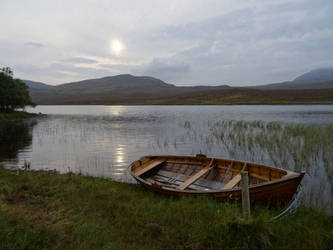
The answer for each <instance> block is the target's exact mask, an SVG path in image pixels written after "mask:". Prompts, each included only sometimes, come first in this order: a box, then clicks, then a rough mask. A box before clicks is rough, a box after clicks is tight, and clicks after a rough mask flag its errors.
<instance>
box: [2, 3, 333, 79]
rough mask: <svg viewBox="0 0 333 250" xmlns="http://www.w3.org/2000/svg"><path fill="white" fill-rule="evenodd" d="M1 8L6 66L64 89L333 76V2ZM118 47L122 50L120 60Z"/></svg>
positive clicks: (9, 5) (10, 5)
mask: <svg viewBox="0 0 333 250" xmlns="http://www.w3.org/2000/svg"><path fill="white" fill-rule="evenodd" d="M3 2H4V3H3V4H2V8H1V9H0V12H1V15H0V29H1V30H4V31H5V32H2V33H0V54H1V55H2V56H1V57H0V64H1V65H5V66H7V65H8V66H11V67H13V68H14V69H15V66H19V65H21V66H22V65H24V64H26V65H28V66H29V67H31V66H35V67H37V68H41V69H43V70H41V71H39V70H32V71H31V72H29V71H27V70H17V72H14V73H15V74H16V73H17V74H18V77H24V78H27V77H30V78H33V79H36V78H38V79H39V80H43V78H45V79H46V80H51V81H52V82H54V83H59V82H63V81H64V79H66V81H67V80H75V79H83V78H92V77H98V76H103V75H102V74H105V75H104V76H106V75H114V74H123V73H131V74H133V73H135V74H139V75H152V76H155V77H158V78H161V79H162V80H167V81H169V82H171V83H174V84H182V85H184V84H186V85H193V84H223V83H227V84H230V85H250V84H259V83H269V82H278V81H286V80H291V79H293V78H295V77H296V76H297V75H298V74H302V73H304V72H305V71H307V70H311V69H313V68H315V67H331V66H333V43H332V40H333V15H332V13H333V2H332V0H316V1H313V0H279V1H276V0H267V1H261V0H251V1H241V0H239V1H237V0H183V1H177V0H170V1H166V2H163V1H153V0H147V1H140V2H136V1H130V0H123V1H116V2H112V3H111V2H110V1H107V0H101V1H99V3H98V4H97V3H95V2H94V1H83V2H80V1H78V0H70V1H66V8H65V9H64V8H63V4H64V2H65V1H63V0H59V1H45V3H44V1H37V2H33V3H32V2H31V1H28V0H22V1H20V2H16V1H9V0H3ZM42 2H43V3H42ZM128 6H131V8H128ZM13 16H15V18H14V19H13V18H12V17H13ZM7 20H8V21H7ZM82 23H84V25H82ZM112 39H119V40H121V41H122V42H123V43H124V46H125V49H124V51H123V53H122V54H121V55H120V56H118V57H114V56H112V54H111V53H110V41H111V40H112ZM19 41H28V42H26V43H25V44H24V43H22V42H19ZM36 41H43V43H39V42H36ZM44 44H47V46H45V45H44ZM32 48H36V49H32ZM37 48H43V49H37ZM82 55H84V56H82ZM55 63H58V64H60V65H55ZM81 64H82V65H84V66H85V67H82V65H81ZM79 66H80V67H79ZM88 66H89V67H88ZM18 68H19V67H18ZM54 72H59V73H62V74H64V75H62V76H61V77H60V76H59V78H57V77H56V75H55V73H54ZM50 76H52V77H50Z"/></svg>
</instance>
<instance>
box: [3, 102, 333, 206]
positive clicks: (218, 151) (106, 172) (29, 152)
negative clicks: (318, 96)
mask: <svg viewBox="0 0 333 250" xmlns="http://www.w3.org/2000/svg"><path fill="white" fill-rule="evenodd" d="M28 111H32V112H41V113H43V114H47V116H46V117H41V118H37V119H32V120H29V121H24V122H22V121H21V122H2V123H0V138H1V141H0V160H1V159H2V161H3V163H4V164H5V166H6V167H8V168H22V167H23V166H24V164H26V165H27V164H29V165H30V166H31V169H43V170H45V169H46V170H51V169H56V170H57V171H60V172H62V173H65V172H68V171H72V172H76V173H82V174H86V175H91V176H100V177H105V178H111V179H114V180H117V181H123V182H129V183H134V180H133V179H132V178H131V176H130V175H129V173H128V172H127V166H128V165H129V164H130V163H131V162H133V161H134V160H136V159H138V158H140V157H141V156H143V155H151V154H178V155H194V154H196V153H199V152H200V151H201V152H202V153H205V154H206V155H207V156H214V157H221V158H223V157H225V158H232V156H235V154H233V155H231V154H230V151H228V150H226V149H225V148H222V147H219V146H217V145H215V144H214V142H209V134H210V133H211V126H210V124H212V123H214V122H217V121H229V120H237V121H239V120H243V121H254V120H260V121H264V122H271V121H277V122H281V123H282V124H299V123H302V124H320V125H326V124H333V105H332V106H330V105H305V106H293V105H284V106H258V105H255V106H37V107H36V108H34V109H29V110H28ZM207 138H208V139H207ZM258 154H260V152H258ZM236 155H237V159H239V160H248V161H252V160H253V159H254V158H251V159H250V158H249V156H248V155H247V154H242V152H237V154H236ZM255 159H256V158H255ZM258 159H259V160H257V161H260V163H264V164H270V165H274V163H273V162H272V161H270V160H269V159H268V158H265V157H260V158H258ZM279 167H281V166H279ZM282 167H283V168H286V169H293V166H292V164H290V165H289V164H287V165H285V166H282ZM314 169H315V171H310V172H311V173H310V175H308V176H307V177H306V178H305V180H304V185H305V186H306V193H307V194H306V196H305V198H304V200H305V202H306V203H307V204H309V205H311V206H315V207H322V208H324V209H328V210H332V209H333V200H332V185H331V182H330V181H329V179H328V178H327V174H326V172H325V169H323V168H322V167H316V166H314ZM307 172H309V170H308V171H307Z"/></svg>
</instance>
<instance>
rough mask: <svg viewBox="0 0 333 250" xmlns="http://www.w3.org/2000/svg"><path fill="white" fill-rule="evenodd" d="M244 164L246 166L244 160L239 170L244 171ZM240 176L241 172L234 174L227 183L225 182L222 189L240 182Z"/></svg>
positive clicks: (229, 187) (230, 187)
mask: <svg viewBox="0 0 333 250" xmlns="http://www.w3.org/2000/svg"><path fill="white" fill-rule="evenodd" d="M246 166H247V163H246V162H245V163H244V166H243V168H242V170H241V171H244V169H245V168H246ZM241 178H242V177H241V174H237V175H235V176H234V177H233V178H232V179H231V180H230V181H229V182H228V183H227V184H225V186H224V187H223V188H222V190H226V189H232V188H233V187H234V186H236V185H237V184H238V183H239V182H240V180H241Z"/></svg>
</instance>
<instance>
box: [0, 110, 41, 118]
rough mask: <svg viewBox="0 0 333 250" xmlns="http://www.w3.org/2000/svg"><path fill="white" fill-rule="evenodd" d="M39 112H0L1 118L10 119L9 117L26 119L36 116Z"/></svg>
mask: <svg viewBox="0 0 333 250" xmlns="http://www.w3.org/2000/svg"><path fill="white" fill-rule="evenodd" d="M37 115H38V114H34V113H28V112H25V111H15V112H13V113H0V120H9V119H26V118H31V117H35V116H37Z"/></svg>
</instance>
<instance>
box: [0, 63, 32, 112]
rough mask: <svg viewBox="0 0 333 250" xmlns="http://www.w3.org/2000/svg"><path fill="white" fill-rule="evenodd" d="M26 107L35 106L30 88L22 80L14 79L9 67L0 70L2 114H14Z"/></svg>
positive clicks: (0, 104) (0, 110) (0, 108)
mask: <svg viewBox="0 0 333 250" xmlns="http://www.w3.org/2000/svg"><path fill="white" fill-rule="evenodd" d="M25 106H34V103H33V102H32V101H31V98H30V95H29V90H28V87H27V86H26V85H25V83H24V82H23V81H21V80H20V79H14V78H13V71H12V70H11V69H10V68H9V67H5V68H0V113H12V112H14V111H15V110H16V109H20V108H24V107H25Z"/></svg>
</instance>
